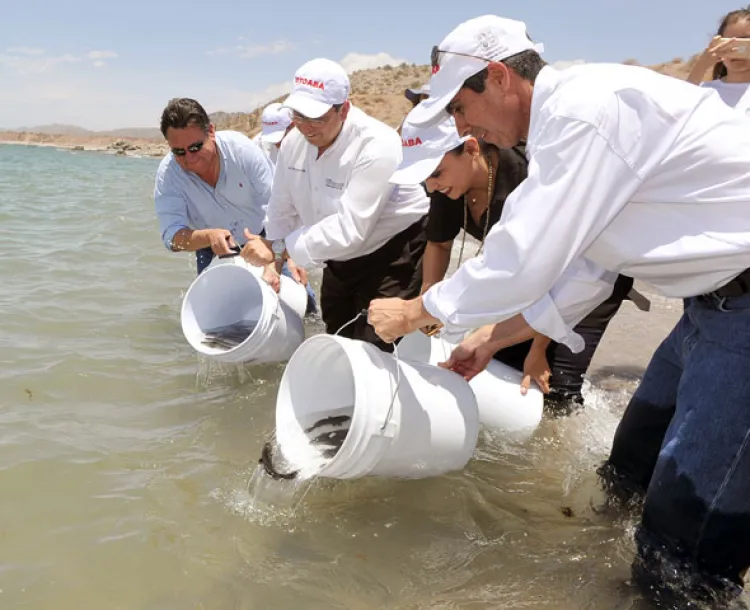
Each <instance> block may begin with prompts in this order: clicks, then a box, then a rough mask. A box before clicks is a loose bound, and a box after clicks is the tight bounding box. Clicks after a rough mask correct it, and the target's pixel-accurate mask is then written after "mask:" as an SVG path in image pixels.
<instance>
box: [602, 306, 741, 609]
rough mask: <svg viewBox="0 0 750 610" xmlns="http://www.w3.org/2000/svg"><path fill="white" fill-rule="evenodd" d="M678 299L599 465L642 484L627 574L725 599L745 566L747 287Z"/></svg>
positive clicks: (735, 591)
mask: <svg viewBox="0 0 750 610" xmlns="http://www.w3.org/2000/svg"><path fill="white" fill-rule="evenodd" d="M684 305H685V307H684V313H683V315H682V317H681V318H680V320H679V322H678V323H677V325H676V326H675V328H674V329H673V330H672V332H671V333H670V334H669V336H668V337H667V338H666V339H665V340H664V342H663V343H662V344H661V345H660V346H659V348H658V349H657V350H656V352H655V353H654V356H653V357H652V359H651V362H650V363H649V365H648V368H647V369H646V372H645V374H644V376H643V380H642V381H641V384H640V386H639V387H638V389H637V390H636V392H635V394H634V395H633V397H632V399H631V401H630V403H629V404H628V407H627V409H626V411H625V413H624V415H623V418H622V421H621V422H620V424H619V426H618V428H617V432H616V434H615V438H614V441H613V446H612V451H611V454H610V457H609V460H608V463H607V464H606V465H605V466H604V468H603V469H602V471H604V472H605V473H606V469H607V468H611V470H610V474H611V473H614V474H615V479H619V481H618V480H615V481H614V484H615V485H618V484H620V483H624V484H625V485H630V489H631V490H636V491H638V490H641V491H644V492H645V497H644V504H643V516H642V519H641V523H640V526H639V528H638V530H637V532H636V543H637V547H638V558H637V559H636V561H635V562H634V564H633V575H634V577H635V579H636V581H637V582H639V583H640V584H641V585H646V586H648V587H650V588H651V589H652V590H653V589H654V588H655V587H656V588H658V587H665V585H666V589H670V588H672V587H670V584H671V585H673V586H676V587H680V588H682V589H683V590H687V591H688V592H689V593H690V594H691V595H698V596H700V597H707V598H713V597H715V596H716V595H717V594H718V595H720V596H721V595H728V597H730V598H731V597H734V596H736V595H739V593H740V592H741V587H742V586H743V577H744V572H745V570H746V569H747V568H748V567H750V293H748V294H744V295H741V296H737V297H730V298H720V297H717V296H715V295H710V296H702V297H694V298H689V299H686V300H685V304H684ZM600 472H601V471H600ZM605 478H606V477H605ZM670 574H671V575H673V577H674V578H673V579H671V582H670V578H669V575H670ZM678 575H679V576H678ZM677 581H679V582H677Z"/></svg>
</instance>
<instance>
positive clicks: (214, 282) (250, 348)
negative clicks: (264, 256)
mask: <svg viewBox="0 0 750 610" xmlns="http://www.w3.org/2000/svg"><path fill="white" fill-rule="evenodd" d="M262 271H263V270H262V269H261V268H260V267H254V266H253V265H250V264H248V263H246V262H245V261H244V260H243V259H242V258H241V257H239V256H236V257H232V258H227V259H218V258H216V259H214V262H212V263H211V265H209V266H208V268H207V269H206V270H205V271H203V273H201V274H200V275H199V276H198V277H197V278H196V279H195V280H194V281H193V283H192V284H191V285H190V288H189V289H188V291H187V293H186V294H185V298H184V299H183V302H182V310H181V315H180V318H181V323H182V332H183V334H184V335H185V339H187V341H188V343H190V345H191V346H192V347H193V349H195V350H196V351H197V352H199V353H201V354H203V355H205V356H207V357H209V358H212V359H214V360H218V361H220V362H254V363H261V362H279V361H283V360H287V359H288V358H290V357H291V355H292V354H293V353H294V350H296V349H297V347H299V345H300V344H301V343H302V341H303V340H304V338H305V329H304V323H303V316H304V313H305V306H306V304H307V292H306V291H305V288H304V287H303V286H301V285H300V284H298V283H297V282H295V281H294V280H293V279H291V278H288V277H285V276H282V277H281V287H280V290H279V294H276V292H274V290H273V289H272V288H271V287H270V286H269V285H268V284H267V283H266V282H265V280H263V279H262V277H261V275H262ZM300 292H301V297H300V294H299V293H300ZM301 303H302V304H301ZM243 320H244V321H248V322H252V323H255V328H254V330H253V331H252V333H251V334H250V335H249V336H248V337H247V339H245V340H244V341H243V342H242V343H240V344H239V345H237V346H236V347H233V348H231V349H221V348H217V347H211V346H208V345H205V344H204V343H203V342H202V341H203V339H204V337H205V333H206V331H208V330H210V329H214V328H217V327H220V326H226V325H229V324H234V323H236V322H239V321H243Z"/></svg>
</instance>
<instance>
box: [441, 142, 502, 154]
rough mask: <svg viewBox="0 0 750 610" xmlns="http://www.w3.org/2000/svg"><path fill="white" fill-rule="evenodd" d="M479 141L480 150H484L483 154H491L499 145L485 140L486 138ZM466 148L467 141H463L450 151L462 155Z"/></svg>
mask: <svg viewBox="0 0 750 610" xmlns="http://www.w3.org/2000/svg"><path fill="white" fill-rule="evenodd" d="M478 142H479V150H481V151H482V154H485V155H487V154H489V153H490V151H492V150H497V146H495V145H494V144H490V143H489V142H485V141H484V140H478ZM465 148H466V142H461V144H459V145H458V146H456V148H452V149H451V150H449V151H448V152H449V153H451V154H454V155H462V154H463V153H464V149H465Z"/></svg>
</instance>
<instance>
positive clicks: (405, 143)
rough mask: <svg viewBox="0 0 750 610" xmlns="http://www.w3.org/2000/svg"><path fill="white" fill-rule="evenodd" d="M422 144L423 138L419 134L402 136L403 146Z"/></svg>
mask: <svg viewBox="0 0 750 610" xmlns="http://www.w3.org/2000/svg"><path fill="white" fill-rule="evenodd" d="M420 144H422V140H421V139H420V138H419V136H417V137H416V138H408V139H406V138H402V140H401V145H402V147H403V148H409V147H411V146H419V145H420Z"/></svg>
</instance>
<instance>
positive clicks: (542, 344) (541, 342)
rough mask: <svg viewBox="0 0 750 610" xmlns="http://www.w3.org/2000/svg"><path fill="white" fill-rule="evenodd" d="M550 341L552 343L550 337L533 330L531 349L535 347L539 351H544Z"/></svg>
mask: <svg viewBox="0 0 750 610" xmlns="http://www.w3.org/2000/svg"><path fill="white" fill-rule="evenodd" d="M550 343H552V339H550V338H549V337H548V336H546V335H543V334H541V333H538V332H536V331H534V342H533V343H532V344H531V349H537V350H539V351H542V352H546V351H547V348H548V347H549V344H550Z"/></svg>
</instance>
